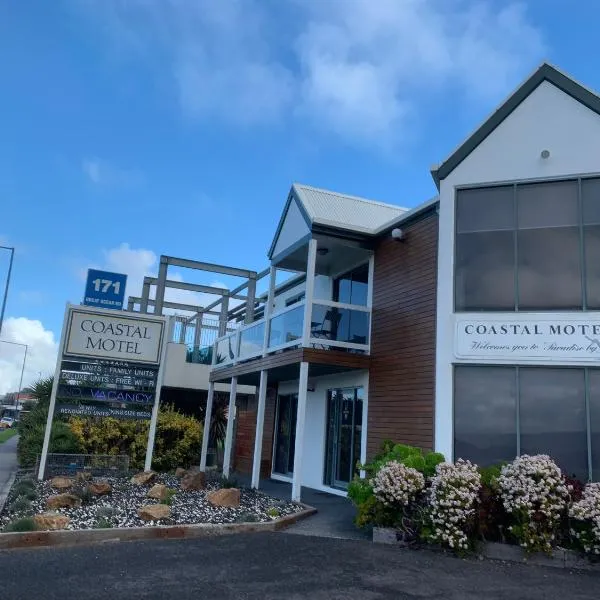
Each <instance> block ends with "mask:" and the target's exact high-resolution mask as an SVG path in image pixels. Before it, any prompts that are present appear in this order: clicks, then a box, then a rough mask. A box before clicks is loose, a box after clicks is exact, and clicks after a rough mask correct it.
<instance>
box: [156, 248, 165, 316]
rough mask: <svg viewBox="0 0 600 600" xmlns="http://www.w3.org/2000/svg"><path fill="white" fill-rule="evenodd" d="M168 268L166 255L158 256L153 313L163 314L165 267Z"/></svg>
mask: <svg viewBox="0 0 600 600" xmlns="http://www.w3.org/2000/svg"><path fill="white" fill-rule="evenodd" d="M168 268H169V263H168V259H167V257H166V256H161V257H160V264H159V265H158V281H157V283H156V298H155V300H154V314H156V315H162V314H163V302H164V301H165V290H166V288H167V269H168Z"/></svg>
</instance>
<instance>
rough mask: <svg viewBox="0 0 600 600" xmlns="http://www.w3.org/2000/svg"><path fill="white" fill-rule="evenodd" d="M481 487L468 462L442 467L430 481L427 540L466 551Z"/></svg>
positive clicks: (442, 465) (477, 476)
mask: <svg viewBox="0 0 600 600" xmlns="http://www.w3.org/2000/svg"><path fill="white" fill-rule="evenodd" d="M480 487H481V476H480V475H479V473H478V471H477V467H476V466H475V465H473V464H471V463H470V462H469V461H468V460H462V459H458V460H457V461H456V463H455V464H451V463H441V464H439V465H438V466H437V467H436V474H435V476H434V477H433V479H432V481H431V491H430V494H429V521H430V527H429V528H428V530H427V531H426V533H425V537H426V538H427V539H429V540H430V541H432V542H437V543H439V544H442V545H444V546H448V547H450V548H452V549H453V550H458V551H465V550H467V549H468V548H469V535H468V534H469V530H470V529H471V528H472V525H473V521H474V517H475V514H476V510H475V504H476V501H477V496H478V494H479V488H480Z"/></svg>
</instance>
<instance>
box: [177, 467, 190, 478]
mask: <svg viewBox="0 0 600 600" xmlns="http://www.w3.org/2000/svg"><path fill="white" fill-rule="evenodd" d="M187 472H188V471H187V469H184V468H183V467H177V468H176V469H175V477H177V479H181V478H182V477H185V475H186V473H187Z"/></svg>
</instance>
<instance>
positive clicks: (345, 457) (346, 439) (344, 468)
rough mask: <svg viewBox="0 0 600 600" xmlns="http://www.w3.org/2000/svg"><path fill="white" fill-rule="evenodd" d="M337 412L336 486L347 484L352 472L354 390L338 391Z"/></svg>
mask: <svg viewBox="0 0 600 600" xmlns="http://www.w3.org/2000/svg"><path fill="white" fill-rule="evenodd" d="M336 399H337V402H338V407H337V408H338V410H339V414H340V416H339V424H340V425H339V432H338V450H337V465H336V471H335V479H336V483H338V484H341V485H343V484H347V483H348V482H349V481H350V474H351V473H352V471H353V464H352V438H353V436H354V431H353V423H354V390H353V389H351V390H339V393H338V394H336Z"/></svg>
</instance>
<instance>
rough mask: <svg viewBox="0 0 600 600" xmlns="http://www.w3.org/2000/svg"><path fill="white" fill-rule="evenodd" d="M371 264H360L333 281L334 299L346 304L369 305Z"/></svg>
mask: <svg viewBox="0 0 600 600" xmlns="http://www.w3.org/2000/svg"><path fill="white" fill-rule="evenodd" d="M368 282H369V265H368V263H365V264H364V265H360V266H359V267H356V268H355V269H352V270H351V271H348V272H347V273H344V274H343V275H341V276H340V277H336V278H335V279H334V281H333V301H334V302H342V303H344V304H358V305H359V306H366V305H367V293H368V288H369V285H368Z"/></svg>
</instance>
